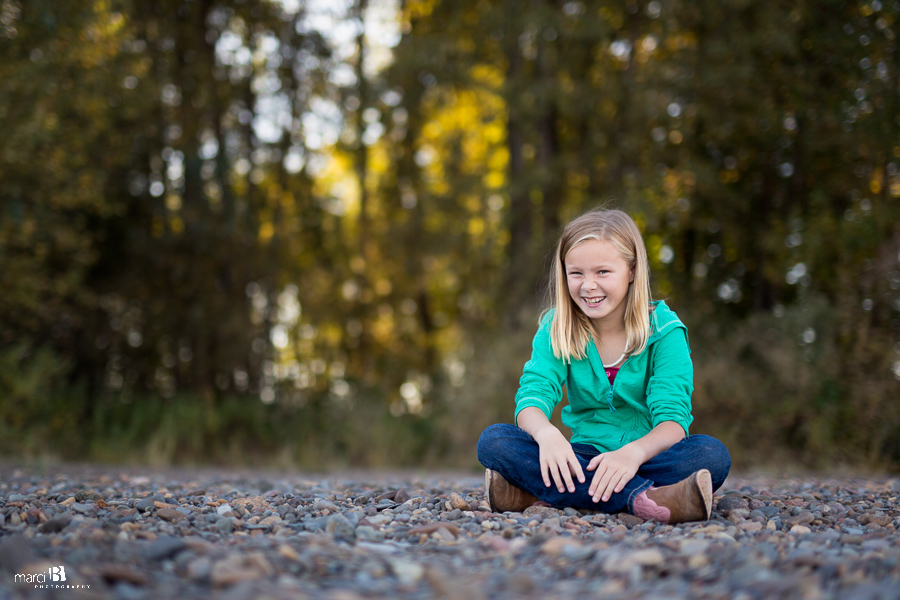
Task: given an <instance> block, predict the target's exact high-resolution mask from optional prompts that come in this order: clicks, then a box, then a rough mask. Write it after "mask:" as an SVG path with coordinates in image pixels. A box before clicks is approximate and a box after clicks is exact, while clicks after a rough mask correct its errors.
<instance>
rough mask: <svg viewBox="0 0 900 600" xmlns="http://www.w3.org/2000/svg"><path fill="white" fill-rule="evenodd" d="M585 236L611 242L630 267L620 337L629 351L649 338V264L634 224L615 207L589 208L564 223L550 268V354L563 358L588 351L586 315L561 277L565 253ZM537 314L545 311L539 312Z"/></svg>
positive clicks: (638, 350) (641, 348) (639, 347)
mask: <svg viewBox="0 0 900 600" xmlns="http://www.w3.org/2000/svg"><path fill="white" fill-rule="evenodd" d="M587 240H598V241H605V242H609V243H611V244H612V245H613V246H614V247H615V248H616V250H618V251H619V254H620V255H621V257H622V258H623V259H625V262H626V263H628V266H629V267H630V268H631V269H632V270H633V271H634V281H633V282H632V283H630V284H629V286H628V294H627V295H626V297H625V303H626V304H625V333H626V336H627V341H626V343H625V349H626V352H627V353H628V354H629V355H633V354H640V353H641V352H643V351H644V348H645V347H646V346H647V340H648V339H649V338H650V301H651V297H650V266H649V263H648V262H647V249H646V248H645V247H644V240H643V238H642V237H641V232H640V230H638V228H637V225H635V223H634V221H633V220H632V219H631V217H629V216H628V215H627V214H625V213H624V212H622V211H620V210H592V211H590V212H588V213H585V214H583V215H581V216H580V217H578V218H577V219H575V220H574V221H572V222H571V223H569V224H568V225H566V228H565V229H564V230H563V232H562V235H561V236H560V238H559V243H558V244H557V246H556V252H555V254H554V255H553V267H552V272H551V273H550V285H549V295H550V298H549V300H550V306H549V307H548V308H547V310H545V311H544V314H546V313H547V311H549V310H550V309H552V308H555V309H556V314H554V316H553V324H552V325H551V328H550V342H551V345H552V347H553V355H554V356H556V357H557V358H562V359H564V360H566V361H567V362H568V361H570V360H573V359H581V358H584V357H585V356H586V355H587V347H588V342H590V340H591V338H592V337H593V335H594V328H593V325H592V324H591V319H590V318H589V317H588V316H587V315H586V314H584V312H582V311H581V309H579V308H578V307H577V306H576V305H575V302H574V301H573V300H572V297H571V296H570V295H569V288H568V285H567V282H566V256H568V254H569V252H571V251H572V249H573V248H575V247H576V246H578V245H579V244H581V243H583V242H585V241H587ZM541 316H542V317H543V316H544V315H541Z"/></svg>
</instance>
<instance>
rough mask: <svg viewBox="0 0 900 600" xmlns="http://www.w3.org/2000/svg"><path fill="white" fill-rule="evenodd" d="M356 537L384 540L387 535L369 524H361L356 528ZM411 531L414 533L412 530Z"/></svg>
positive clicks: (377, 540) (373, 540)
mask: <svg viewBox="0 0 900 600" xmlns="http://www.w3.org/2000/svg"><path fill="white" fill-rule="evenodd" d="M355 533H356V539H357V540H359V541H364V542H376V543H377V542H383V541H384V539H385V536H384V534H383V533H382V532H380V531H378V530H377V529H375V528H374V527H369V526H368V525H360V526H359V527H357V528H356V532H355ZM410 533H412V532H411V531H410Z"/></svg>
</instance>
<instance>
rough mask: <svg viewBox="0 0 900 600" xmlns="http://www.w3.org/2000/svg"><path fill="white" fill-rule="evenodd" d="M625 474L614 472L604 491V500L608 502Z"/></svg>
mask: <svg viewBox="0 0 900 600" xmlns="http://www.w3.org/2000/svg"><path fill="white" fill-rule="evenodd" d="M624 476H625V473H614V474H613V475H612V476H611V477H610V478H609V481H608V482H607V484H606V488H605V489H604V491H603V497H602V499H603V501H604V502H606V501H608V500H609V498H610V496H612V494H613V490H615V489H616V486H618V485H619V482H620V481H622V478H623V477H624Z"/></svg>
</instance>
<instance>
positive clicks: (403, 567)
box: [390, 559, 425, 585]
mask: <svg viewBox="0 0 900 600" xmlns="http://www.w3.org/2000/svg"><path fill="white" fill-rule="evenodd" d="M390 564H391V570H392V571H393V572H394V575H396V576H397V579H398V580H399V581H400V583H402V584H404V585H414V584H415V583H417V582H418V581H419V580H420V579H422V576H423V575H424V574H425V569H424V568H423V567H422V565H420V564H419V563H417V562H413V561H411V560H406V559H395V560H392V561H391V563H390Z"/></svg>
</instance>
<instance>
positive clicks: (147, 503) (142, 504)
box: [134, 498, 153, 512]
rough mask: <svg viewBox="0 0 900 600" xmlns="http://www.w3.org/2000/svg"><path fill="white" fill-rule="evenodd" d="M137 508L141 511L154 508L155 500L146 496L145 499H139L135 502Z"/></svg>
mask: <svg viewBox="0 0 900 600" xmlns="http://www.w3.org/2000/svg"><path fill="white" fill-rule="evenodd" d="M134 508H135V510H139V511H140V512H144V511H146V510H149V509H151V508H153V500H150V499H149V498H144V499H143V500H138V501H137V502H135V503H134Z"/></svg>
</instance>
